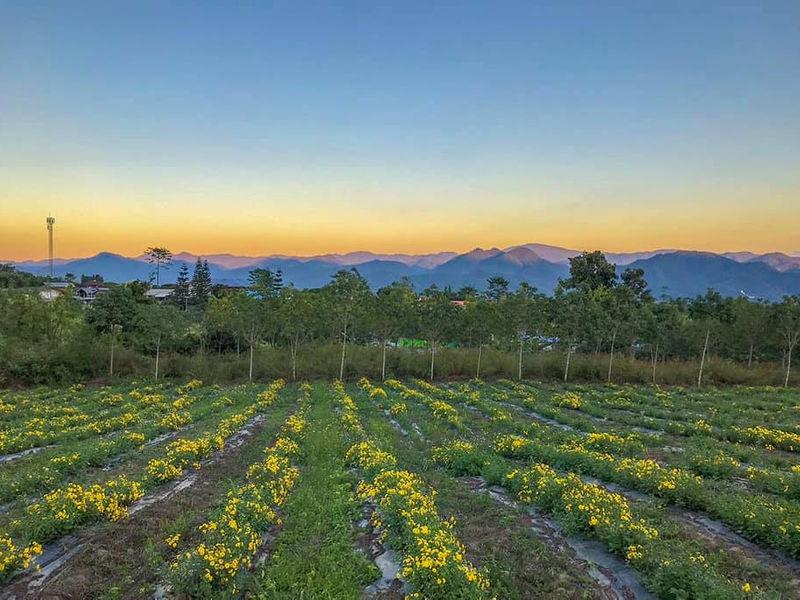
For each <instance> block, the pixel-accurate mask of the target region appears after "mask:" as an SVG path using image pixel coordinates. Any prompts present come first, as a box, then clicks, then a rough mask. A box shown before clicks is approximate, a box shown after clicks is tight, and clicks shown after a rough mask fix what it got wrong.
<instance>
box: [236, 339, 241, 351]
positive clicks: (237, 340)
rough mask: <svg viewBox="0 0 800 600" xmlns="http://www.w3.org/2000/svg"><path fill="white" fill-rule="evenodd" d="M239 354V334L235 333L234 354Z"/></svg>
mask: <svg viewBox="0 0 800 600" xmlns="http://www.w3.org/2000/svg"><path fill="white" fill-rule="evenodd" d="M240 354H241V352H240V349H239V336H238V335H237V336H236V356H239V355H240Z"/></svg>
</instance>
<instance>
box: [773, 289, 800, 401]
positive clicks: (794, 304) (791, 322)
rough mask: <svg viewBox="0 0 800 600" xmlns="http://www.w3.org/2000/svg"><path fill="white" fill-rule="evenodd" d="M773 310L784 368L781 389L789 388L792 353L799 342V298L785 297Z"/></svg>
mask: <svg viewBox="0 0 800 600" xmlns="http://www.w3.org/2000/svg"><path fill="white" fill-rule="evenodd" d="M774 310H775V323H776V329H777V331H778V335H779V336H780V339H781V346H782V348H783V352H784V356H785V357H786V359H785V366H786V376H785V377H784V379H783V387H789V376H790V374H791V372H792V353H793V352H794V349H795V348H796V347H797V344H798V342H800V296H785V297H784V298H783V301H782V302H781V303H780V304H777V305H776V306H775V308H774Z"/></svg>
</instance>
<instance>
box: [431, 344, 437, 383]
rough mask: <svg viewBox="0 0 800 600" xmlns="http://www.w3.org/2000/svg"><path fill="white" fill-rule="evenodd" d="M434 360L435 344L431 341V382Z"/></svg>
mask: <svg viewBox="0 0 800 600" xmlns="http://www.w3.org/2000/svg"><path fill="white" fill-rule="evenodd" d="M435 358H436V342H435V341H433V340H431V381H433V361H434V360H435Z"/></svg>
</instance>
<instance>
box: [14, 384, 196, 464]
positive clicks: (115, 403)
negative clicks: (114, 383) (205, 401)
mask: <svg viewBox="0 0 800 600" xmlns="http://www.w3.org/2000/svg"><path fill="white" fill-rule="evenodd" d="M190 384H191V385H190ZM199 385H201V382H199V381H198V380H193V382H190V383H189V384H186V385H185V386H183V387H181V388H177V391H178V392H179V394H180V395H179V397H178V398H177V399H176V400H172V399H171V398H170V396H169V395H165V394H162V393H158V392H154V391H153V390H151V388H142V389H139V388H133V389H132V390H130V391H129V392H128V394H127V395H123V394H121V393H118V392H114V393H110V392H107V391H100V392H97V393H96V396H95V397H94V401H90V402H89V404H88V405H87V409H96V408H98V407H102V406H105V407H109V408H105V409H103V410H99V411H98V410H91V411H90V412H89V411H87V410H81V409H79V408H78V407H76V406H63V407H62V406H60V405H57V406H49V407H45V408H43V409H42V408H40V409H38V410H34V411H32V412H34V413H36V414H35V416H32V417H31V418H28V419H27V420H24V421H22V422H21V423H19V425H17V426H14V427H5V428H3V429H2V430H0V453H10V452H17V451H20V450H26V449H28V448H34V447H37V446H44V445H47V444H53V443H58V442H60V441H63V440H68V439H69V440H79V439H83V438H86V437H90V436H93V435H98V434H105V433H110V432H113V431H118V430H120V429H124V428H126V427H131V426H132V425H136V424H139V423H143V422H147V420H148V419H155V420H156V421H157V420H158V419H161V425H162V426H164V427H166V428H168V429H174V430H177V429H180V428H181V427H183V426H184V425H186V424H188V423H189V422H191V416H190V415H188V413H186V412H185V409H186V408H188V407H189V406H190V405H191V404H192V403H193V402H195V401H196V399H197V397H196V396H191V395H187V394H189V393H190V392H191V391H192V390H195V389H197V388H198V387H199ZM187 417H188V420H187Z"/></svg>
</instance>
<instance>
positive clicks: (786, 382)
mask: <svg viewBox="0 0 800 600" xmlns="http://www.w3.org/2000/svg"><path fill="white" fill-rule="evenodd" d="M791 371H792V347H791V346H790V347H789V351H788V352H787V353H786V378H785V379H784V380H783V387H785V388H788V387H789V373H791Z"/></svg>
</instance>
